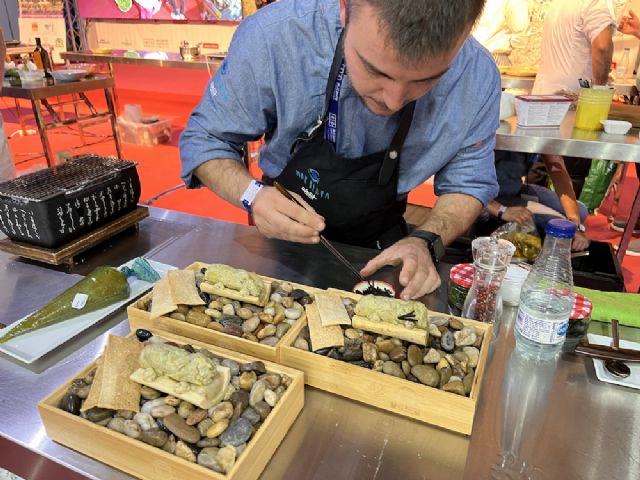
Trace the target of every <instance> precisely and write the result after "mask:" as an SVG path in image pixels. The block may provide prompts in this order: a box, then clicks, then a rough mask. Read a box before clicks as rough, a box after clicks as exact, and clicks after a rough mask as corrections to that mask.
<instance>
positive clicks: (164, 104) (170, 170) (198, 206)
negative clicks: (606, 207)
mask: <svg viewBox="0 0 640 480" xmlns="http://www.w3.org/2000/svg"><path fill="white" fill-rule="evenodd" d="M123 77H124V75H123ZM200 80H201V81H202V82H204V80H203V79H200ZM118 82H119V84H120V83H121V82H120V81H118ZM130 85H131V83H130V82H129V83H127V82H125V86H127V87H128V86H130ZM183 91H184V90H183ZM188 91H189V92H190V93H191V92H193V93H194V95H189V96H187V95H177V94H176V95H167V94H161V93H159V92H158V91H153V90H149V91H145V92H140V91H136V90H127V89H126V88H120V89H119V90H118V95H119V105H120V106H122V105H124V104H127V103H140V104H141V105H142V108H143V111H144V113H145V114H155V115H159V116H161V117H170V118H172V121H173V130H172V139H171V142H170V143H168V144H163V145H158V146H156V147H143V146H137V145H130V144H123V157H124V158H125V159H127V160H135V161H137V162H138V171H139V174H140V177H141V181H142V196H141V202H144V201H148V200H150V199H153V198H154V197H156V196H157V195H159V194H161V193H163V192H165V191H167V190H168V189H170V188H172V187H175V186H178V185H180V184H181V183H182V182H181V179H180V159H179V152H178V138H179V135H180V132H181V131H182V130H183V129H184V126H185V124H186V122H187V119H188V116H189V113H190V111H191V110H192V109H193V107H194V106H195V105H196V103H197V102H198V99H199V97H200V92H201V91H202V88H200V87H199V86H198V85H197V82H195V84H194V85H190V88H189V89H188ZM90 98H91V99H92V101H94V102H95V104H96V105H97V106H102V105H103V104H104V101H102V100H101V98H100V96H99V95H97V94H91V95H90ZM22 105H23V110H24V111H25V112H29V111H30V106H29V105H28V104H27V102H23V103H22ZM0 113H1V114H2V116H3V118H4V122H5V132H6V134H7V136H10V137H11V138H10V141H9V145H10V148H11V150H12V152H13V154H14V157H15V161H16V163H17V165H18V169H19V171H21V172H25V171H31V170H35V169H38V168H42V167H44V166H46V164H45V162H44V157H40V158H36V159H33V157H34V156H37V155H40V154H41V152H42V147H41V144H40V139H39V137H38V135H37V134H36V135H28V136H21V135H19V132H18V131H19V124H18V120H17V116H16V112H15V108H14V103H13V100H12V99H9V98H6V97H0ZM28 123H29V124H30V127H31V128H33V125H34V122H33V119H32V118H29V119H28ZM108 131H109V130H108V128H107V127H106V126H104V125H103V126H95V127H90V128H89V129H88V133H87V134H86V140H87V142H93V141H96V140H100V139H101V138H102V137H101V136H103V135H104V134H105V133H108ZM51 138H52V145H53V148H54V150H56V151H64V150H68V149H71V148H72V147H73V146H75V145H78V144H79V143H80V138H79V134H78V132H77V131H71V130H69V129H68V128H63V129H59V130H57V131H54V132H52V134H51ZM82 151H86V152H95V153H100V154H104V155H115V149H114V148H113V143H112V142H105V143H101V144H97V145H93V146H89V147H85V148H84V149H81V150H78V151H77V152H75V153H79V152H82ZM629 170H630V172H629V175H630V176H631V177H633V178H630V179H629V180H630V181H629V184H628V186H627V187H625V191H624V192H623V196H622V200H621V203H620V206H619V209H618V212H619V214H621V215H624V214H625V212H627V213H626V214H628V211H629V210H630V204H631V201H632V195H633V194H635V191H636V189H637V180H636V179H635V176H634V174H633V170H632V168H631V169H629ZM409 200H410V202H411V203H414V204H419V205H425V206H431V205H433V203H434V202H435V195H434V194H433V187H432V186H431V185H429V184H425V185H424V186H422V187H420V188H418V189H416V190H415V191H413V192H411V194H410V196H409ZM153 205H154V206H157V207H162V208H167V209H171V210H177V211H182V212H185V213H190V214H193V215H201V216H205V217H211V218H217V219H220V220H225V221H229V222H236V223H245V224H246V223H247V215H246V213H245V212H244V211H243V210H241V209H238V208H235V207H232V206H230V205H229V204H227V203H226V202H224V201H223V200H221V199H220V198H218V197H217V196H216V195H214V194H213V193H211V192H210V191H208V190H206V189H200V190H189V191H187V190H185V189H180V190H177V191H175V192H172V193H169V194H167V195H165V196H162V197H160V198H158V199H156V200H153ZM587 228H588V235H589V236H590V237H591V238H592V239H594V240H599V241H606V242H610V243H613V244H617V242H618V240H619V238H620V234H619V233H617V232H614V231H612V230H610V229H609V228H608V225H607V220H606V218H605V217H604V216H602V215H595V216H590V217H589V218H588V220H587ZM622 266H623V273H624V277H625V284H626V287H627V290H628V291H631V292H637V291H638V289H639V288H640V257H630V256H626V257H625V259H624V261H623V263H622Z"/></svg>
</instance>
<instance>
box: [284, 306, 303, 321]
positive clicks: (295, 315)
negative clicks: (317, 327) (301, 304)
mask: <svg viewBox="0 0 640 480" xmlns="http://www.w3.org/2000/svg"><path fill="white" fill-rule="evenodd" d="M284 316H285V317H286V318H288V319H289V320H297V319H299V318H300V317H301V316H302V311H301V310H299V309H297V308H285V309H284Z"/></svg>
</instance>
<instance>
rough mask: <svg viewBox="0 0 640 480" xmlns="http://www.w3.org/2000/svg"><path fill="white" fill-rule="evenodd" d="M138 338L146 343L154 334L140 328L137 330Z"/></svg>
mask: <svg viewBox="0 0 640 480" xmlns="http://www.w3.org/2000/svg"><path fill="white" fill-rule="evenodd" d="M136 337H137V338H138V340H139V341H140V342H146V341H147V340H149V339H150V338H151V337H153V333H151V332H150V331H149V330H145V329H144V328H139V329H137V330H136Z"/></svg>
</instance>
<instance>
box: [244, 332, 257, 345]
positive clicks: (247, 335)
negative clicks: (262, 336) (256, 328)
mask: <svg viewBox="0 0 640 480" xmlns="http://www.w3.org/2000/svg"><path fill="white" fill-rule="evenodd" d="M242 338H245V339H247V340H249V341H250V342H256V343H257V342H258V337H256V336H255V335H254V334H253V333H245V334H244V335H242Z"/></svg>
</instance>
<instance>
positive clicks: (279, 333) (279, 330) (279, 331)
mask: <svg viewBox="0 0 640 480" xmlns="http://www.w3.org/2000/svg"><path fill="white" fill-rule="evenodd" d="M290 328H291V325H289V324H288V323H285V322H282V323H280V324H278V326H277V327H276V337H278V338H282V337H283V336H284V334H285V333H287V332H288V331H289V329H290Z"/></svg>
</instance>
